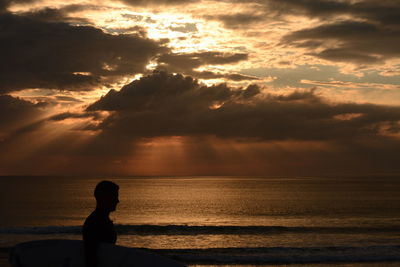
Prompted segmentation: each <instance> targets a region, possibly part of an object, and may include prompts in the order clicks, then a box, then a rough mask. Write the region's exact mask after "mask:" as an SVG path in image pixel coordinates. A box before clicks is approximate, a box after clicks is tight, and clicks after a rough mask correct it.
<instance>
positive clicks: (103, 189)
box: [83, 181, 119, 267]
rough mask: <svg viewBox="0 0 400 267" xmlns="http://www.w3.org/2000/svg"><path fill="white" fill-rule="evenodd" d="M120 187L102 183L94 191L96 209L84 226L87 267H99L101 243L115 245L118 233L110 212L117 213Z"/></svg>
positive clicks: (108, 182)
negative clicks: (98, 251)
mask: <svg viewBox="0 0 400 267" xmlns="http://www.w3.org/2000/svg"><path fill="white" fill-rule="evenodd" d="M118 190H119V186H118V185H117V184H115V183H113V182H110V181H101V182H100V183H98V184H97V186H96V188H95V190H94V197H95V198H96V202H97V205H96V209H95V210H94V211H93V212H92V213H91V214H90V215H89V217H87V218H86V220H85V223H84V225H83V243H84V249H85V264H86V267H97V250H98V246H99V244H100V243H102V242H104V243H111V244H115V243H116V241H117V233H116V232H115V230H114V224H113V222H112V221H111V220H110V218H109V215H110V212H112V211H115V209H116V207H117V204H118V202H119V199H118Z"/></svg>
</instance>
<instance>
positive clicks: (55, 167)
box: [0, 0, 400, 176]
mask: <svg viewBox="0 0 400 267" xmlns="http://www.w3.org/2000/svg"><path fill="white" fill-rule="evenodd" d="M0 59H1V60H0V175H115V176H118V175H123V176H125V175H265V176H276V175H283V176H286V175H291V176H308V175H369V174H399V173H400V164H399V163H398V162H399V156H398V155H399V154H398V153H399V151H400V2H399V1H398V0H379V1H378V0H246V1H245V0H222V1H208V0H104V1H98V0H87V1H81V0H80V1H74V0H71V1H58V0H0Z"/></svg>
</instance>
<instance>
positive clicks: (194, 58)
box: [157, 51, 257, 81]
mask: <svg viewBox="0 0 400 267" xmlns="http://www.w3.org/2000/svg"><path fill="white" fill-rule="evenodd" d="M247 59H248V54H246V53H223V52H215V51H211V52H198V53H170V54H163V55H161V56H159V57H158V58H157V61H158V63H159V66H158V69H159V70H165V71H168V72H176V73H183V74H187V75H191V76H193V77H196V78H200V79H216V78H225V79H228V80H235V81H241V80H256V79H257V78H256V77H253V76H248V75H242V74H232V73H215V72H211V71H197V70H195V69H196V68H198V67H201V66H207V65H226V64H234V63H237V62H240V61H243V60H247Z"/></svg>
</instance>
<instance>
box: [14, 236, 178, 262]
mask: <svg viewBox="0 0 400 267" xmlns="http://www.w3.org/2000/svg"><path fill="white" fill-rule="evenodd" d="M97 257H98V265H99V266H98V267H185V265H183V264H181V263H179V262H177V261H174V260H172V259H169V258H166V257H163V256H161V255H157V254H154V253H150V252H147V251H144V250H141V249H136V248H129V247H123V246H117V245H112V244H106V243H103V244H100V246H99V250H98V255H97ZM10 264H11V266H13V267H85V264H84V253H83V241H81V240H37V241H30V242H25V243H21V244H18V245H16V246H14V248H13V249H12V251H11V253H10Z"/></svg>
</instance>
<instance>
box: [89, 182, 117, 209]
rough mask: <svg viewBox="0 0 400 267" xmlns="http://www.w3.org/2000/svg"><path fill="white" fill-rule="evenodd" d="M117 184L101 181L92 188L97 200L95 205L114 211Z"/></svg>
mask: <svg viewBox="0 0 400 267" xmlns="http://www.w3.org/2000/svg"><path fill="white" fill-rule="evenodd" d="M118 190H119V186H118V185H117V184H116V183H113V182H111V181H101V182H100V183H98V184H97V185H96V188H95V189H94V197H95V198H96V201H97V207H98V208H101V209H103V210H106V211H108V212H111V211H114V210H115V209H116V207H117V204H118V202H119V199H118Z"/></svg>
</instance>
